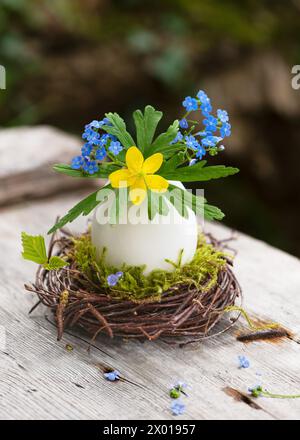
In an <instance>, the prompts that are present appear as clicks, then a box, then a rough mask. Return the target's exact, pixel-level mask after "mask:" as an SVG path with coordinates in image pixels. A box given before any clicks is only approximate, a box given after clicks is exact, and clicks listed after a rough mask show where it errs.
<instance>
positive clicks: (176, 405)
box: [171, 399, 185, 416]
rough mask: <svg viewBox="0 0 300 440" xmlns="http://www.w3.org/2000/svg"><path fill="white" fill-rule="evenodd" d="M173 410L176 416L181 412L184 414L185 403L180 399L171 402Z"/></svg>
mask: <svg viewBox="0 0 300 440" xmlns="http://www.w3.org/2000/svg"><path fill="white" fill-rule="evenodd" d="M171 410H172V413H173V415H174V416H178V415H180V414H183V413H184V411H185V404H184V403H182V402H181V401H180V400H178V399H177V400H174V401H173V402H172V403H171Z"/></svg>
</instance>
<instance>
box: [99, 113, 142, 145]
mask: <svg viewBox="0 0 300 440" xmlns="http://www.w3.org/2000/svg"><path fill="white" fill-rule="evenodd" d="M105 116H106V117H107V118H108V119H109V121H110V122H111V124H112V125H103V126H102V127H101V128H102V129H103V130H104V131H106V133H109V134H113V135H114V136H116V137H117V138H118V139H119V141H120V142H121V144H122V145H123V146H124V147H125V148H126V149H128V148H129V147H132V146H133V145H135V144H136V143H135V141H134V140H133V138H132V137H131V135H130V134H129V133H128V131H127V130H126V124H125V122H124V120H123V119H122V118H121V116H119V115H118V113H106V115H105Z"/></svg>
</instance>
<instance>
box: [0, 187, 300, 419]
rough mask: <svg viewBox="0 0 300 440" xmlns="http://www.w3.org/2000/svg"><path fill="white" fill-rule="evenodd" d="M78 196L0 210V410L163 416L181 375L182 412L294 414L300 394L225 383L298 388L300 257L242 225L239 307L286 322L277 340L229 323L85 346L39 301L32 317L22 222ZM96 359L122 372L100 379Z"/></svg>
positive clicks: (39, 218) (49, 214) (36, 414)
mask: <svg viewBox="0 0 300 440" xmlns="http://www.w3.org/2000/svg"><path fill="white" fill-rule="evenodd" d="M76 200H78V195H77V196H76V195H74V196H72V197H70V196H69V197H61V198H59V199H54V200H51V201H48V202H39V203H35V204H33V205H29V206H27V207H24V206H19V207H18V208H17V209H10V210H6V211H3V212H2V213H1V216H0V230H1V254H0V277H1V284H0V298H1V302H0V322H1V325H3V326H5V329H6V334H7V344H6V348H5V349H3V350H0V418H2V419H6V418H8V419H11V418H22V419H33V418H38V419H77V418H79V419H86V418H88V419H97V418H98V419H106V418H113V419H135V418H139V419H142V418H143V419H150V418H158V419H168V418H170V417H171V414H170V411H169V405H170V398H169V397H168V388H169V386H170V384H171V383H172V382H173V381H175V380H178V379H182V380H184V381H186V382H187V383H188V384H189V385H190V390H189V397H188V398H186V399H184V400H185V403H186V404H187V410H186V413H185V414H184V415H183V416H180V417H179V418H181V419H189V418H192V419H222V418H225V419H289V418H292V419H298V418H299V416H300V400H292V401H289V400H285V401H283V400H274V399H258V400H256V401H255V403H256V405H258V406H257V407H254V406H255V405H254V406H252V405H253V404H252V405H251V401H250V402H248V404H247V403H244V402H242V401H236V400H234V398H233V397H232V396H231V395H228V389H227V392H225V391H224V388H226V387H231V388H233V389H236V390H240V391H242V392H247V388H248V386H252V385H255V384H256V383H257V382H259V381H262V382H263V384H264V386H266V387H267V388H268V389H270V390H272V391H273V390H274V391H275V392H286V393H294V392H299V391H300V377H299V360H300V344H299V343H298V342H297V341H298V337H299V336H298V333H299V330H300V329H299V306H300V297H299V294H298V293H299V286H300V262H299V260H298V259H296V258H294V257H291V256H289V255H287V254H285V253H283V252H281V251H278V250H276V249H274V248H272V247H270V246H268V245H266V244H264V243H262V242H259V241H257V240H254V239H252V238H249V237H247V236H245V235H242V234H239V236H238V239H237V240H236V241H235V242H234V247H235V248H236V249H237V250H238V256H237V258H236V264H235V268H236V269H235V270H236V273H237V275H238V277H239V279H240V281H241V284H242V287H243V290H244V298H245V307H246V308H247V309H248V310H250V311H251V312H252V313H253V314H255V315H256V316H258V317H260V318H269V319H272V320H275V321H279V322H281V323H282V324H283V325H284V326H286V327H287V328H289V329H290V330H292V331H293V333H294V336H293V338H292V339H286V340H285V341H283V342H282V343H280V344H274V343H267V342H254V343H250V344H242V343H240V342H238V341H236V339H235V333H236V330H234V331H231V332H228V333H226V334H224V335H222V336H220V337H218V338H215V339H210V340H207V341H206V342H204V343H202V344H201V345H200V346H197V347H192V346H190V347H187V348H184V349H180V348H175V347H170V346H167V345H166V344H164V343H162V342H155V343H150V342H149V343H148V342H147V343H144V344H141V343H137V342H128V343H123V342H122V341H120V340H113V341H111V340H109V339H108V338H107V337H101V338H99V340H98V341H97V346H96V347H95V348H92V349H91V352H90V353H88V352H87V350H86V349H87V344H86V343H85V342H83V341H82V340H79V339H78V337H77V336H78V335H79V336H80V337H81V338H82V337H83V338H85V336H84V335H82V334H76V335H77V336H76V337H74V336H72V335H71V334H66V335H65V336H64V338H63V340H62V341H60V342H59V343H58V342H56V340H55V339H56V331H55V329H54V327H53V326H52V324H51V323H49V322H48V321H47V320H45V318H44V310H42V309H37V310H36V311H35V312H34V314H33V316H31V317H29V316H28V314H27V312H28V310H29V308H30V306H31V305H32V304H33V303H34V301H35V298H33V297H32V295H31V294H29V293H26V292H25V291H24V290H23V287H22V284H23V282H27V281H28V280H30V279H32V277H33V275H34V270H35V268H34V266H33V265H31V264H30V263H28V262H25V261H22V260H21V258H20V254H19V253H20V241H19V234H20V231H21V230H23V229H26V231H28V232H31V233H40V232H46V231H47V229H48V228H49V225H51V224H52V222H53V221H54V218H55V216H56V215H57V214H63V213H64V212H65V211H66V210H67V208H68V207H70V206H72V204H73V203H74V202H75V201H76ZM85 222H86V219H81V220H80V221H79V222H77V224H76V225H74V226H73V228H74V229H78V228H82V225H84V224H85ZM206 227H207V228H208V229H209V230H211V231H213V232H214V233H215V235H216V236H218V238H225V237H228V236H229V235H230V231H229V230H228V229H227V228H225V227H223V226H216V225H206ZM47 313H48V315H49V312H47ZM239 328H242V322H241V323H240V324H239ZM87 340H88V339H87ZM66 343H69V344H72V345H73V346H74V350H73V351H72V352H68V351H67V350H66V349H65V344H66ZM239 354H245V355H246V356H247V357H248V358H249V360H250V362H251V367H250V368H249V369H247V370H245V369H244V370H240V369H238V368H237V356H238V355H239ZM99 363H100V364H101V365H108V366H110V367H113V368H116V369H118V370H119V371H120V372H121V373H122V375H123V376H124V377H125V378H126V379H127V381H125V382H118V383H110V382H107V381H105V380H104V378H103V376H102V373H101V371H100V369H99V367H97V364H99ZM256 373H261V374H262V376H261V377H260V376H257V375H256ZM249 403H250V404H249Z"/></svg>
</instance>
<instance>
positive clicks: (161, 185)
mask: <svg viewBox="0 0 300 440" xmlns="http://www.w3.org/2000/svg"><path fill="white" fill-rule="evenodd" d="M145 181H146V184H147V186H148V188H150V189H151V190H152V191H157V192H165V191H167V189H168V186H169V182H168V181H167V180H166V179H164V178H163V177H161V176H157V175H155V176H154V175H153V174H150V175H146V176H145Z"/></svg>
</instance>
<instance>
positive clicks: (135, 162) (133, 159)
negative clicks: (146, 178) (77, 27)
mask: <svg viewBox="0 0 300 440" xmlns="http://www.w3.org/2000/svg"><path fill="white" fill-rule="evenodd" d="M143 163H144V157H143V155H142V153H141V152H140V150H139V149H138V148H137V147H130V148H129V149H128V150H127V153H126V165H127V167H128V169H129V171H130V172H131V173H132V174H138V173H140V172H141V170H142V167H143Z"/></svg>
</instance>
